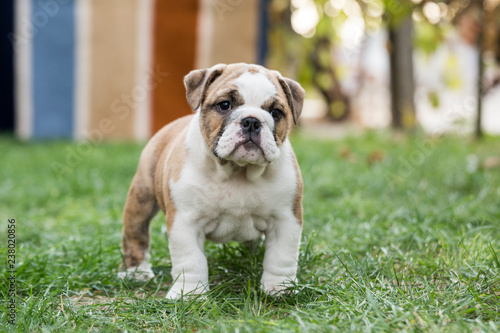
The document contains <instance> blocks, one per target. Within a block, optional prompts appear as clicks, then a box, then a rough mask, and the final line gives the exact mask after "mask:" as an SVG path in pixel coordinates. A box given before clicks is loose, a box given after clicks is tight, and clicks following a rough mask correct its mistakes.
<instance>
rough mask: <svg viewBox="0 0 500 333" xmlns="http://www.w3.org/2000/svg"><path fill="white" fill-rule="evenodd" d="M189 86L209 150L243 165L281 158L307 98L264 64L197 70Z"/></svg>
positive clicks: (189, 78) (188, 80) (188, 77)
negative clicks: (283, 145) (286, 141)
mask: <svg viewBox="0 0 500 333" xmlns="http://www.w3.org/2000/svg"><path fill="white" fill-rule="evenodd" d="M184 84H185V86H186V95H187V100H188V103H189V105H190V106H191V108H192V109H193V110H199V112H200V129H201V133H202V135H203V137H204V139H205V141H206V142H207V144H208V147H209V148H210V149H211V150H212V152H213V154H214V155H215V156H217V157H218V158H219V159H221V160H227V161H233V162H235V163H236V164H237V165H239V166H245V165H247V164H257V165H266V164H267V163H269V162H272V161H274V160H275V159H277V158H278V157H279V156H280V152H281V150H280V148H281V146H282V144H283V142H284V141H285V140H286V137H287V135H288V133H289V131H290V128H291V126H292V124H293V123H296V122H297V120H298V118H299V116H300V113H301V111H302V104H303V101H304V95H305V92H304V89H302V87H301V86H300V85H299V84H298V83H297V82H295V81H293V80H291V79H287V78H284V77H282V76H281V75H280V73H279V72H277V71H271V70H268V69H266V68H264V67H262V66H258V65H247V64H231V65H216V66H214V67H212V68H208V69H200V70H194V71H192V72H190V73H189V74H188V75H186V77H185V78H184Z"/></svg>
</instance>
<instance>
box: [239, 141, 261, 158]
mask: <svg viewBox="0 0 500 333" xmlns="http://www.w3.org/2000/svg"><path fill="white" fill-rule="evenodd" d="M239 147H243V148H245V150H257V149H258V150H260V151H261V152H262V154H264V151H263V150H262V147H261V146H260V138H257V140H255V139H252V138H248V139H247V140H243V141H242V142H241V143H239V144H237V145H236V147H235V149H234V150H236V149H238V148H239Z"/></svg>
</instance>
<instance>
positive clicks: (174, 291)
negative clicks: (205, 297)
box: [165, 282, 209, 300]
mask: <svg viewBox="0 0 500 333" xmlns="http://www.w3.org/2000/svg"><path fill="white" fill-rule="evenodd" d="M208 290H209V288H208V285H202V284H201V283H194V284H193V283H186V284H183V283H180V282H176V283H174V284H173V285H172V288H170V290H169V291H168V293H167V296H165V297H166V298H167V299H172V300H176V299H179V298H181V297H189V296H196V295H200V294H204V293H206V292H207V291H208Z"/></svg>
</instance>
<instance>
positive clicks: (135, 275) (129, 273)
mask: <svg viewBox="0 0 500 333" xmlns="http://www.w3.org/2000/svg"><path fill="white" fill-rule="evenodd" d="M154 277H155V274H154V273H153V271H152V270H151V264H141V265H139V266H136V267H129V268H127V270H126V271H124V272H118V278H119V279H123V280H125V279H129V280H133V281H144V282H145V281H149V280H151V279H152V278H154Z"/></svg>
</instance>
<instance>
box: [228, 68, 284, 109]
mask: <svg viewBox="0 0 500 333" xmlns="http://www.w3.org/2000/svg"><path fill="white" fill-rule="evenodd" d="M236 86H237V87H238V91H239V93H240V94H241V96H242V97H243V99H244V100H245V104H246V105H249V106H254V107H257V108H260V107H261V106H262V104H264V102H265V101H267V100H268V99H270V98H271V97H274V96H276V94H277V90H276V87H275V86H274V84H273V83H272V82H271V80H269V78H268V77H267V76H265V75H264V74H262V73H250V72H245V73H243V74H241V75H240V77H238V78H237V79H236Z"/></svg>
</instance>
